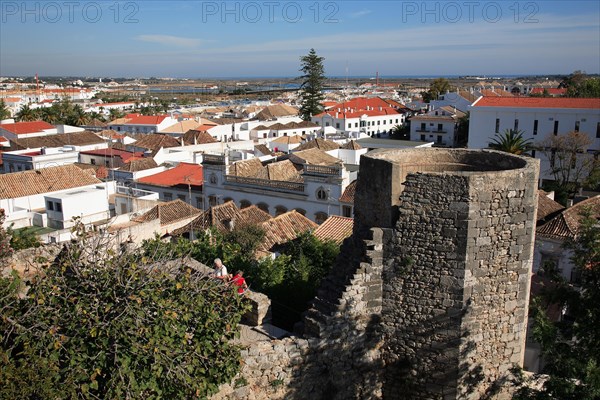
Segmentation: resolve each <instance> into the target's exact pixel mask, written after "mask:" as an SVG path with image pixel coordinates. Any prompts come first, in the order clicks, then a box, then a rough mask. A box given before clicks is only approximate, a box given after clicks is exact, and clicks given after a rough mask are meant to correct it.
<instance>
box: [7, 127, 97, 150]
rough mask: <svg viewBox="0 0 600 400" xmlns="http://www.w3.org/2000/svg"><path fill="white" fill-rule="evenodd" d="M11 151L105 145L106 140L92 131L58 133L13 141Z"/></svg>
mask: <svg viewBox="0 0 600 400" xmlns="http://www.w3.org/2000/svg"><path fill="white" fill-rule="evenodd" d="M11 142H12V144H11V149H13V150H24V149H35V148H38V147H63V146H66V145H72V146H85V145H91V144H100V143H104V140H103V139H102V138H101V137H99V136H98V135H96V134H95V133H94V132H91V131H81V132H71V133H58V134H54V135H46V136H36V137H29V138H27V137H24V138H19V139H14V140H11Z"/></svg>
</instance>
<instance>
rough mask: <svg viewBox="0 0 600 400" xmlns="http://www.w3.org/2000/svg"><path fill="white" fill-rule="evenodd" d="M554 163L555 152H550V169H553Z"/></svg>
mask: <svg viewBox="0 0 600 400" xmlns="http://www.w3.org/2000/svg"><path fill="white" fill-rule="evenodd" d="M555 162H556V150H552V152H551V153H550V167H552V168H554V163H555Z"/></svg>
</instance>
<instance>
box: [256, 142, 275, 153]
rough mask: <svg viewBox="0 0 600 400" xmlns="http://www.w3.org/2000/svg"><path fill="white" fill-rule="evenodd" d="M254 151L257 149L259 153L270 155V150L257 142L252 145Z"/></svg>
mask: <svg viewBox="0 0 600 400" xmlns="http://www.w3.org/2000/svg"><path fill="white" fill-rule="evenodd" d="M254 150H255V151H259V152H260V153H261V154H263V155H265V156H268V155H271V154H272V153H271V150H270V149H269V148H268V147H267V146H266V145H264V144H257V145H256V146H254Z"/></svg>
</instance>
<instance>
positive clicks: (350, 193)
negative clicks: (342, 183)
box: [340, 179, 356, 204]
mask: <svg viewBox="0 0 600 400" xmlns="http://www.w3.org/2000/svg"><path fill="white" fill-rule="evenodd" d="M355 193H356V179H355V180H353V181H352V182H350V184H349V185H348V186H346V189H345V190H344V193H342V197H340V201H341V202H342V203H351V204H354V194H355Z"/></svg>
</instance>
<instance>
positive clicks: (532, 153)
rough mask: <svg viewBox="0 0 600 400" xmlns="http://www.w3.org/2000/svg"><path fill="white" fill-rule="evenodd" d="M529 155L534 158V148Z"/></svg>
mask: <svg viewBox="0 0 600 400" xmlns="http://www.w3.org/2000/svg"><path fill="white" fill-rule="evenodd" d="M531 157H533V158H535V150H531Z"/></svg>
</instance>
